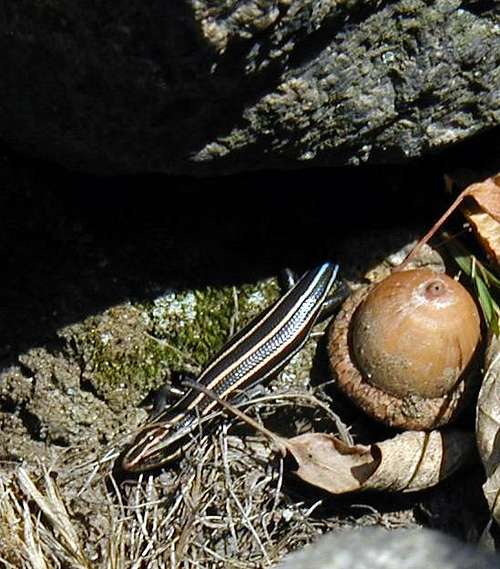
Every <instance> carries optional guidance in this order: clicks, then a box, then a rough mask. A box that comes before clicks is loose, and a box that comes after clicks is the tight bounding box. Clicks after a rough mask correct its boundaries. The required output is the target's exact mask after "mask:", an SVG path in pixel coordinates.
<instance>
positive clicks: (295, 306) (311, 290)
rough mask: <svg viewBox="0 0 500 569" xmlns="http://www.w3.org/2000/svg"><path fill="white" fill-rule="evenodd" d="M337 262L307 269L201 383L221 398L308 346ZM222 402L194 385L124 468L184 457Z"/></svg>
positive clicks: (136, 445) (144, 436)
mask: <svg viewBox="0 0 500 569" xmlns="http://www.w3.org/2000/svg"><path fill="white" fill-rule="evenodd" d="M337 271H338V266H337V265H333V264H332V263H324V264H322V265H321V266H319V267H317V268H316V269H314V270H311V271H309V272H307V273H305V274H304V275H303V276H302V277H301V278H300V279H299V280H298V281H297V283H296V284H295V285H294V286H293V287H292V288H291V289H290V290H289V291H288V292H287V293H286V294H285V295H284V296H282V297H281V298H280V299H279V300H278V301H277V302H276V303H275V304H274V305H273V306H271V308H269V309H268V310H267V311H265V312H264V313H263V314H261V315H260V316H259V317H257V318H256V319H255V320H254V321H252V322H251V323H250V324H249V325H248V326H247V327H246V328H244V329H243V330H241V332H239V333H238V334H236V336H234V337H233V338H232V339H231V340H230V341H229V342H228V343H227V344H226V346H225V347H224V348H223V350H222V351H221V352H220V354H219V355H218V356H217V357H216V358H215V359H214V360H213V361H212V362H211V363H210V364H209V365H208V367H206V368H205V369H204V371H203V372H202V373H201V374H200V376H199V377H198V379H197V382H198V383H199V384H201V385H203V386H204V387H206V388H208V389H209V390H211V391H213V392H214V393H215V394H216V395H217V396H218V397H219V398H220V399H224V400H231V399H233V398H234V397H235V396H236V395H238V394H240V393H241V392H242V390H244V389H247V388H248V387H250V386H252V385H255V384H257V383H259V382H261V381H263V380H265V379H267V378H268V377H270V376H272V375H273V374H275V373H277V371H279V370H280V369H281V368H282V367H283V366H284V365H285V364H286V363H287V362H288V361H289V360H290V359H291V358H292V357H293V356H294V355H295V354H296V353H297V352H298V351H299V350H300V349H301V348H302V346H303V345H304V344H305V342H306V340H307V338H308V337H309V334H310V332H311V329H312V327H313V326H314V324H315V322H316V320H317V318H318V316H319V315H320V314H321V311H322V307H323V304H324V302H325V300H326V298H327V295H328V293H329V291H330V289H331V288H332V285H333V283H334V281H335V278H336V276H337ZM216 406H218V403H217V401H215V400H213V399H211V398H210V397H208V395H207V394H205V393H203V392H200V391H197V390H195V389H190V390H189V391H188V392H187V393H186V395H185V396H184V397H182V398H181V399H180V400H179V401H177V402H176V403H175V404H174V405H173V406H172V407H170V408H169V409H167V410H165V411H163V412H162V413H161V414H160V415H158V416H157V417H155V422H154V424H151V425H150V426H146V427H145V428H144V429H143V430H142V432H141V433H140V434H139V435H138V437H137V438H136V439H135V441H134V442H133V443H132V445H131V446H130V447H129V448H128V450H127V451H126V452H125V454H124V456H123V458H122V461H121V467H122V469H123V470H124V471H126V472H142V471H146V470H152V469H155V468H158V467H160V466H163V465H165V464H168V463H169V462H172V461H174V460H176V459H177V458H179V457H180V456H181V454H182V452H183V450H184V449H185V448H186V446H187V445H188V444H189V443H190V441H191V440H193V436H194V433H195V432H196V430H197V428H198V425H199V419H200V417H203V416H206V415H207V414H208V413H210V411H213V410H214V408H215V407H216Z"/></svg>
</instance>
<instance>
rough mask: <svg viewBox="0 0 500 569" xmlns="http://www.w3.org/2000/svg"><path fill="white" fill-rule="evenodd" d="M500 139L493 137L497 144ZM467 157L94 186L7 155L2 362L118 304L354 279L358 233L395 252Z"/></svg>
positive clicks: (365, 254) (430, 215)
mask: <svg viewBox="0 0 500 569" xmlns="http://www.w3.org/2000/svg"><path fill="white" fill-rule="evenodd" d="M498 132H499V131H498V130H497V131H496V132H495V133H493V135H492V134H489V135H488V136H489V137H490V138H491V137H493V142H494V143H496V142H495V141H498ZM484 144H486V145H487V144H489V145H490V146H491V140H490V139H488V138H487V139H486V142H485V143H484ZM480 146H481V145H479V147H480ZM483 146H484V145H483ZM465 156H469V161H468V162H467V163H468V164H470V166H471V167H473V166H474V165H476V166H478V168H479V167H481V168H484V165H485V162H484V161H485V155H483V154H480V153H479V150H474V151H471V149H470V147H468V146H464V147H458V149H453V150H452V151H451V150H450V151H449V152H448V153H445V154H441V155H440V156H437V157H434V158H429V159H427V160H423V161H419V162H418V163H417V162H415V163H410V164H405V165H397V166H372V167H359V168H355V169H354V168H342V169H335V170H331V169H309V170H300V171H288V172H276V171H273V172H258V173H252V174H241V175H238V176H228V177H222V178H212V179H210V178H207V179H194V178H187V177H182V178H179V177H169V176H165V175H143V176H128V177H118V178H97V177H94V176H88V175H82V174H77V173H73V172H68V171H66V170H63V169H62V168H60V167H56V166H54V165H49V164H46V163H41V162H37V161H34V160H32V159H28V158H26V157H23V156H19V155H14V154H12V153H11V152H9V151H5V150H4V152H3V160H2V163H1V164H0V181H1V182H2V186H3V188H2V192H1V193H0V219H1V224H2V232H1V233H0V254H1V258H2V261H3V263H2V279H1V281H0V310H1V318H0V363H1V364H3V365H8V364H9V363H11V362H13V361H15V360H16V359H17V354H18V353H19V352H20V351H23V350H26V349H28V348H30V347H32V346H35V345H40V344H42V343H44V342H47V341H49V340H51V339H52V341H53V340H54V338H55V332H56V331H57V329H59V328H60V327H61V326H64V325H66V324H69V323H72V322H77V321H80V320H82V319H83V318H85V317H87V316H89V315H92V314H95V313H97V312H99V311H101V310H103V309H105V308H107V307H109V306H113V305H115V304H117V303H119V302H122V301H124V300H125V299H133V300H145V299H149V298H153V297H155V296H156V295H158V294H161V293H163V292H165V291H166V290H168V289H170V288H175V289H182V288H193V287H197V286H205V285H223V284H239V283H242V282H249V281H250V282H251V281H255V280H257V279H260V278H264V277H268V276H271V275H275V274H277V272H278V271H279V270H280V269H282V268H283V267H286V266H291V267H293V268H294V269H296V270H297V271H299V272H300V271H303V270H306V269H308V268H310V267H311V266H314V264H316V263H318V262H321V261H322V260H324V259H327V258H328V259H334V260H335V259H340V260H341V262H342V263H343V265H344V266H343V268H344V270H346V269H347V271H348V269H349V267H348V265H349V264H350V263H351V262H356V263H358V264H362V263H363V262H364V260H365V259H368V258H370V255H372V254H373V253H372V252H371V251H369V250H367V249H366V248H364V247H363V242H362V240H361V241H360V243H361V246H360V245H359V243H358V246H357V248H356V259H352V258H351V257H349V253H348V251H349V250H350V246H351V245H352V243H353V242H356V240H358V241H359V235H360V234H361V233H363V232H364V233H365V234H366V233H370V232H372V231H373V232H375V233H378V234H380V235H383V233H384V231H386V230H387V229H389V228H394V227H403V228H405V230H404V231H406V234H405V236H404V237H403V235H402V236H401V243H400V245H402V244H403V243H404V241H405V239H406V238H407V237H409V235H410V234H411V231H412V229H413V230H415V229H416V228H417V227H418V228H421V227H422V225H424V226H427V225H428V224H429V223H430V222H431V221H433V220H434V219H435V218H436V216H437V215H438V213H439V212H440V211H441V210H442V209H443V207H444V206H445V205H446V204H447V203H448V201H449V198H448V197H447V196H446V195H445V194H444V192H443V181H442V176H443V172H446V171H449V170H450V169H452V168H453V167H458V166H461V165H462V164H463V163H464V160H465ZM474 156H476V161H474V159H473V157H474ZM395 245H398V244H395Z"/></svg>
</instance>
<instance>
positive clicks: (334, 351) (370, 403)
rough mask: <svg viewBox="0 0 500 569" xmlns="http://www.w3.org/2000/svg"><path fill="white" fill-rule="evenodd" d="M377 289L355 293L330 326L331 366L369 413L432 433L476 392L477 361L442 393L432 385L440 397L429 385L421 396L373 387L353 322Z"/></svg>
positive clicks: (395, 424) (346, 390)
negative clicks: (358, 348) (355, 342)
mask: <svg viewBox="0 0 500 569" xmlns="http://www.w3.org/2000/svg"><path fill="white" fill-rule="evenodd" d="M423 270H424V271H425V269H423ZM408 272H411V271H408ZM428 272H431V271H428ZM431 273H432V272H431ZM394 274H397V273H394ZM400 274H403V272H401V273H400ZM434 274H435V273H434ZM391 276H392V275H391ZM389 278H391V277H389ZM447 278H449V277H447ZM377 286H378V285H377V284H375V285H371V286H368V287H364V288H362V289H359V290H358V291H356V292H355V293H353V294H352V295H351V296H350V297H349V298H348V299H347V300H346V302H345V303H344V305H343V307H342V309H341V310H340V312H339V314H338V315H337V317H336V318H335V320H334V322H333V324H332V325H331V326H330V329H329V337H328V352H329V359H330V366H331V369H332V371H333V373H334V375H335V377H336V379H337V384H338V386H339V388H340V389H341V390H342V391H343V392H344V393H345V394H346V395H347V396H348V397H349V398H350V399H351V400H352V401H353V402H354V403H355V404H356V405H358V406H359V407H360V408H361V409H362V410H363V411H364V412H365V413H366V414H368V415H370V416H371V417H373V418H374V419H377V420H379V421H382V422H384V423H386V424H388V425H389V426H392V427H398V428H403V429H408V430H430V429H435V428H437V427H439V426H442V425H445V424H447V423H449V422H450V421H452V420H453V419H454V418H456V416H457V415H458V413H459V412H460V411H461V409H462V408H463V406H464V404H465V402H466V401H467V400H468V399H469V395H470V394H471V393H473V392H474V391H475V389H474V387H475V385H474V382H471V381H469V380H468V378H469V377H470V376H471V374H472V373H473V371H474V369H473V368H474V365H473V360H474V358H472V363H471V364H469V366H467V367H466V369H465V370H464V371H463V373H462V375H461V376H460V378H459V379H458V380H456V379H453V380H452V381H451V384H450V385H448V386H447V387H446V388H445V389H443V392H442V393H439V390H437V391H436V390H435V387H434V386H431V390H430V391H431V395H432V394H433V392H434V393H436V392H437V393H438V395H437V396H429V385H424V394H422V393H419V391H418V389H413V388H408V385H403V386H401V385H399V386H397V387H396V389H395V392H393V393H390V392H388V391H387V390H386V388H381V387H378V386H376V385H373V384H372V383H371V382H370V379H369V378H368V377H367V375H366V374H365V373H363V372H362V371H360V366H359V363H358V362H357V360H356V357H355V355H354V353H353V346H352V323H353V321H354V320H355V319H356V317H355V314H356V311H357V310H358V308H359V307H360V305H361V304H362V303H363V301H365V299H366V298H367V296H368V295H369V293H370V292H372V291H373V290H374V289H376V287H377ZM460 286H461V285H460ZM467 294H468V293H467ZM478 318H479V317H478ZM478 325H479V324H478ZM390 389H391V390H392V388H390ZM398 392H399V393H398Z"/></svg>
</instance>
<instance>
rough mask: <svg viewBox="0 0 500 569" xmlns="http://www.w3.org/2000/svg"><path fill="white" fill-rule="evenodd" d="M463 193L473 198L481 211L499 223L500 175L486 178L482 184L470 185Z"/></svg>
mask: <svg viewBox="0 0 500 569" xmlns="http://www.w3.org/2000/svg"><path fill="white" fill-rule="evenodd" d="M465 193H466V195H467V196H470V197H472V198H474V200H475V201H476V203H477V205H478V206H479V207H480V208H481V209H482V210H483V211H485V212H486V213H487V214H489V215H490V216H491V217H492V218H493V219H495V220H496V221H498V222H499V223H500V174H497V175H496V176H492V177H491V178H486V180H484V181H483V182H478V183H477V184H471V185H470V186H469V187H468V188H467V189H466V190H465Z"/></svg>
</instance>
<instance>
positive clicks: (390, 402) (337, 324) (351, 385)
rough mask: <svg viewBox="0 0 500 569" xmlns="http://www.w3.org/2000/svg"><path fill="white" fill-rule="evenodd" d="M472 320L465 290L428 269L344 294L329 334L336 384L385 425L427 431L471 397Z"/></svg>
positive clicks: (475, 329) (475, 328)
mask: <svg viewBox="0 0 500 569" xmlns="http://www.w3.org/2000/svg"><path fill="white" fill-rule="evenodd" d="M480 336H481V332H480V317H479V312H478V310H477V308H476V304H475V302H474V300H473V299H472V297H471V295H470V294H469V293H468V292H467V290H466V289H465V288H464V287H463V286H462V285H461V284H460V283H458V282H457V281H455V280H453V279H452V278H450V277H449V276H447V275H445V274H444V273H436V272H434V271H431V270H429V269H416V270H409V271H401V272H394V273H392V274H391V275H390V276H389V277H387V278H386V279H384V280H383V281H381V282H380V283H378V284H375V285H372V286H370V287H368V288H365V289H362V290H359V291H357V292H356V293H354V294H353V295H351V297H350V298H349V299H348V300H347V301H346V302H345V303H344V306H343V307H342V310H341V311H340V313H339V314H338V316H337V318H336V319H335V321H334V324H333V325H332V326H331V328H330V332H329V357H330V364H331V367H332V369H333V371H334V373H335V375H336V377H337V381H338V385H339V387H340V388H341V389H342V391H344V392H345V393H346V394H347V395H348V396H349V397H350V398H351V399H352V400H353V401H354V402H355V403H356V404H357V405H358V406H359V407H361V408H362V409H363V410H364V411H365V412H366V413H367V414H368V415H370V416H372V417H373V418H375V419H378V420H380V421H383V422H384V423H386V424H388V425H390V426H392V427H399V428H404V429H411V430H421V429H434V428H437V427H439V426H441V425H444V424H446V423H448V422H449V421H450V420H452V419H453V418H455V417H456V415H457V414H458V412H459V410H461V408H462V407H463V404H464V402H465V400H466V398H467V395H468V394H469V393H470V392H471V386H470V385H469V383H470V382H469V381H468V380H469V377H470V375H471V370H472V367H473V360H474V355H475V353H476V351H477V348H478V345H479V342H480Z"/></svg>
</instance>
